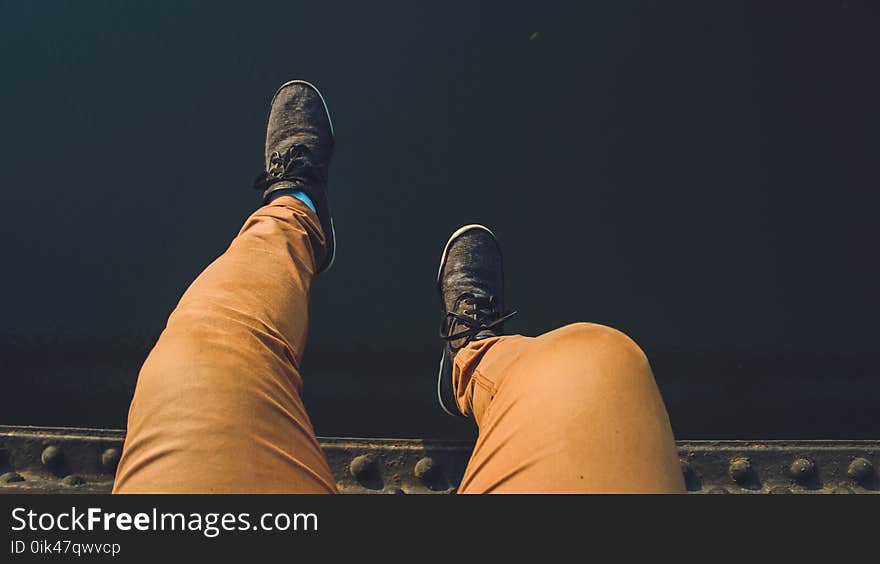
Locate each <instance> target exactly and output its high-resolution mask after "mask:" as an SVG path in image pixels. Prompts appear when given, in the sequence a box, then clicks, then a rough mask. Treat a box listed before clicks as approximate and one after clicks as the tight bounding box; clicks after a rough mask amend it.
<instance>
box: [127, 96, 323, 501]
mask: <svg viewBox="0 0 880 564" xmlns="http://www.w3.org/2000/svg"><path fill="white" fill-rule="evenodd" d="M332 149H333V131H332V125H331V123H330V117H329V114H328V112H327V108H326V105H325V104H324V100H323V98H322V97H321V95H320V93H319V92H318V91H317V89H316V88H315V87H314V86H312V85H311V84H308V83H306V82H302V81H291V82H289V83H287V84H285V85H284V86H282V87H281V88H280V89H279V90H278V92H277V93H276V95H275V97H274V98H273V100H272V103H271V106H270V113H269V124H268V127H267V131H266V155H265V158H266V168H265V171H264V172H263V174H261V175H260V176H259V177H258V179H257V182H256V184H255V188H257V189H259V190H260V191H261V192H262V194H263V198H264V201H266V202H270V203H268V204H266V205H264V206H263V207H261V208H260V209H258V210H257V211H256V212H255V213H254V214H253V215H251V217H250V218H248V220H247V222H246V223H245V225H244V227H243V228H242V229H241V232H240V233H239V234H238V236H237V237H236V238H235V240H233V242H232V244H231V245H230V247H229V249H228V250H227V251H226V252H225V253H224V254H223V255H222V256H220V257H219V258H218V259H217V260H215V261H214V262H213V263H212V264H211V265H210V266H209V267H208V268H207V269H205V271H204V272H203V273H202V274H201V275H200V276H199V277H198V278H197V279H196V280H195V282H193V284H192V285H191V286H190V287H189V289H188V290H187V291H186V293H185V294H184V295H183V297H182V298H181V300H180V303H179V304H178V306H177V308H176V309H175V310H174V312H173V313H172V314H171V317H170V318H169V319H168V324H167V326H166V328H165V330H164V331H163V332H162V335H161V336H160V338H159V341H158V342H157V343H156V346H155V347H154V349H153V350H152V352H151V353H150V355H149V356H148V357H147V360H146V362H145V363H144V366H143V368H142V369H141V372H140V375H139V376H138V382H137V387H136V389H135V394H134V398H133V400H132V403H131V408H130V410H129V415H128V433H127V435H126V439H125V445H124V447H123V452H122V458H121V460H120V462H119V467H118V469H117V473H116V482H115V484H114V488H113V491H114V493H147V492H151V493H152V492H156V493H184V492H204V493H270V492H285V493H327V492H335V491H336V484H335V482H334V479H333V476H332V474H331V473H330V469H329V467H328V465H327V461H326V459H325V458H324V454H323V452H322V451H321V448H320V446H319V445H318V442H317V439H316V438H315V434H314V431H313V429H312V425H311V422H310V421H309V417H308V415H307V414H306V410H305V407H304V406H303V403H302V399H301V397H300V392H301V391H302V379H301V378H300V371H299V366H300V361H301V359H302V354H303V349H304V347H305V341H306V332H307V327H308V297H309V288H310V286H311V283H312V278H313V276H314V275H315V274H316V273H318V272H320V271H322V270H325V269H327V268H328V267H329V265H330V264H331V263H332V257H333V252H334V249H335V245H334V236H333V224H332V220H331V218H330V210H329V205H328V198H327V190H326V181H327V167H328V166H329V162H330V158H331V155H332ZM292 192H293V193H296V194H299V195H300V197H299V198H295V197H292V196H291V195H287V194H289V193H292ZM306 201H308V204H307V203H306Z"/></svg>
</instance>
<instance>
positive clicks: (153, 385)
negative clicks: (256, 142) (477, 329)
mask: <svg viewBox="0 0 880 564" xmlns="http://www.w3.org/2000/svg"><path fill="white" fill-rule="evenodd" d="M323 252H324V235H323V233H322V232H321V229H320V226H319V224H318V221H317V218H316V216H315V215H314V213H312V212H311V210H309V209H308V208H307V207H306V206H305V204H303V203H302V202H300V201H299V200H296V199H294V198H291V197H289V196H284V197H281V198H279V199H277V200H275V201H274V202H272V203H271V204H269V205H266V206H264V207H262V208H260V209H259V210H257V212H256V213H254V214H253V215H252V216H251V217H250V218H249V219H248V220H247V222H246V223H245V225H244V227H243V228H242V230H241V232H240V233H239V234H238V237H236V238H235V240H234V241H233V242H232V244H231V245H230V247H229V249H228V250H227V251H226V252H225V253H224V254H223V255H222V256H221V257H219V258H218V259H217V260H216V261H214V263H213V264H211V265H210V266H209V267H208V268H207V269H206V270H205V271H204V272H203V273H202V274H201V275H200V276H199V277H198V278H197V279H196V281H195V282H193V284H192V286H190V288H189V289H188V290H187V291H186V293H185V294H184V295H183V297H182V298H181V300H180V304H179V305H178V306H177V308H176V309H175V310H174V312H173V313H172V314H171V317H170V318H169V320H168V325H167V327H166V328H165V331H163V333H162V335H161V337H160V338H159V342H158V343H157V344H156V346H155V348H154V349H153V351H152V352H151V353H150V355H149V357H148V358H147V360H146V362H145V363H144V366H143V368H142V369H141V373H140V375H139V377H138V382H137V388H136V390H135V394H134V399H133V400H132V403H131V408H130V410H129V415H128V434H127V436H126V440H125V447H124V449H123V454H122V459H121V461H120V463H119V469H118V471H117V474H116V483H115V484H114V488H113V489H114V493H139V492H144V493H145V492H157V493H175V492H180V493H183V492H214V493H249V492H252V493H269V492H287V493H329V492H335V491H336V484H335V481H334V479H333V476H332V475H331V473H330V469H329V467H328V465H327V461H326V459H325V458H324V455H323V453H322V452H321V449H320V447H319V445H318V442H317V440H316V438H315V434H314V431H313V429H312V425H311V422H310V421H309V417H308V415H307V414H306V410H305V407H304V406H303V403H302V400H301V397H300V393H301V391H302V378H301V376H300V370H299V365H300V360H301V359H302V354H303V348H304V346H305V341H306V328H307V326H308V298H309V288H310V285H311V282H312V277H313V273H314V269H315V264H316V260H315V257H316V255H318V256H320V255H321V254H322V253H323ZM453 374H454V378H453V379H454V384H455V389H456V397H457V400H458V405H459V407H460V409H461V410H462V412H463V413H465V414H467V415H470V416H473V417H474V419H475V420H476V422H477V424H478V425H479V430H480V432H479V439H478V440H477V444H476V447H475V448H474V452H473V456H472V457H471V460H470V463H469V464H468V467H467V470H466V471H465V475H464V478H463V480H462V482H461V486H460V488H459V491H460V492H462V493H481V492H681V491H684V483H683V480H682V474H681V470H680V467H679V462H678V456H677V454H676V449H675V443H674V441H673V437H672V430H671V428H670V425H669V419H668V417H667V415H666V409H665V407H664V405H663V400H662V399H661V397H660V394H659V392H658V390H657V386H656V384H655V383H654V377H653V375H652V373H651V368H650V366H649V364H648V360H647V359H646V358H645V355H644V353H642V351H641V349H639V347H638V346H637V345H636V344H635V343H634V342H633V341H632V340H630V339H629V338H628V337H626V336H625V335H624V334H622V333H620V332H618V331H615V330H613V329H609V328H607V327H603V326H600V325H593V324H586V323H579V324H574V325H569V326H567V327H563V328H562V329H558V330H556V331H552V332H550V333H547V334H545V335H542V336H540V337H537V338H529V337H523V336H509V337H499V338H493V339H487V340H483V341H478V342H474V343H471V344H470V345H469V346H467V347H466V348H465V349H463V350H461V351H460V352H459V353H458V355H457V356H456V359H455V365H454V372H453ZM377 385H378V384H377Z"/></svg>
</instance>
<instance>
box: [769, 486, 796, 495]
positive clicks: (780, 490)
mask: <svg viewBox="0 0 880 564" xmlns="http://www.w3.org/2000/svg"><path fill="white" fill-rule="evenodd" d="M768 493H771V494H776V495H785V494H790V493H791V490H790V489H788V488H786V487H785V486H775V487H773V488H770V491H769V492H768Z"/></svg>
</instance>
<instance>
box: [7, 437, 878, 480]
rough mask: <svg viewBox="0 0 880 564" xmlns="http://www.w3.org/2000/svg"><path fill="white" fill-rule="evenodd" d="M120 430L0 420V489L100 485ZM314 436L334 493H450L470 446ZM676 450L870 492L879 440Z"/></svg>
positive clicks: (723, 464) (699, 465)
mask: <svg viewBox="0 0 880 564" xmlns="http://www.w3.org/2000/svg"><path fill="white" fill-rule="evenodd" d="M124 437H125V432H124V431H121V430H112V429H81V428H68V427H11V426H0V493H107V492H109V491H110V489H111V487H112V484H113V476H114V474H115V472H116V465H117V464H118V462H119V455H120V453H121V451H122V442H123V439H124ZM319 442H320V444H321V447H322V448H323V449H324V452H325V453H326V455H327V460H328V462H329V464H330V469H331V470H332V472H333V475H334V476H335V478H336V481H337V485H338V487H339V490H340V491H341V492H343V493H386V494H387V493H452V492H454V491H455V490H456V488H457V486H458V483H459V481H460V479H461V476H462V474H463V473H464V469H465V467H466V465H467V461H468V459H469V457H470V454H471V448H472V446H473V445H472V444H470V443H467V442H457V441H434V440H419V439H363V438H338V437H331V438H327V437H325V438H319ZM678 451H679V456H680V458H681V467H682V472H683V474H684V477H685V482H686V483H687V487H688V491H690V492H692V493H749V494H750V493H880V480H878V475H877V467H878V465H880V440H877V441H826V440H823V441H680V442H679V443H678ZM637 456H638V453H637V452H634V453H633V457H637Z"/></svg>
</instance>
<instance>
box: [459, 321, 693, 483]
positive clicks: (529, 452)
mask: <svg viewBox="0 0 880 564" xmlns="http://www.w3.org/2000/svg"><path fill="white" fill-rule="evenodd" d="M453 382H454V389H455V394H456V399H457V403H458V406H459V409H460V410H461V411H462V413H464V414H465V415H467V416H472V417H474V419H475V420H476V422H477V425H478V426H479V438H478V440H477V444H476V446H475V448H474V452H473V455H472V457H471V460H470V463H469V464H468V467H467V470H466V472H465V475H464V477H463V479H462V482H461V485H460V487H459V492H460V493H485V492H497V493H502V492H522V493H526V492H555V493H568V492H581V493H589V492H597V493H598V492H609V493H610V492H649V493H651V492H653V493H661V492H684V480H683V477H682V473H681V467H680V465H679V461H678V454H677V451H676V447H675V441H674V439H673V436H672V429H671V427H670V424H669V417H668V416H667V413H666V408H665V406H664V404H663V399H662V398H661V397H660V393H659V391H658V390H657V386H656V384H655V382H654V376H653V374H652V373H651V367H650V366H649V364H648V360H647V358H646V357H645V355H644V353H643V352H642V350H641V349H640V348H639V347H638V345H636V343H634V342H633V341H632V340H631V339H630V338H629V337H627V336H626V335H624V334H623V333H620V332H619V331H616V330H614V329H610V328H608V327H604V326H601V325H594V324H588V323H578V324H574V325H568V326H566V327H563V328H561V329H557V330H556V331H552V332H550V333H547V334H545V335H542V336H540V337H537V338H529V337H522V336H505V337H496V338H491V339H486V340H481V341H474V342H472V343H470V344H469V345H468V346H466V347H465V348H463V349H462V350H461V351H459V352H458V354H457V355H456V357H455V362H454V370H453Z"/></svg>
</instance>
